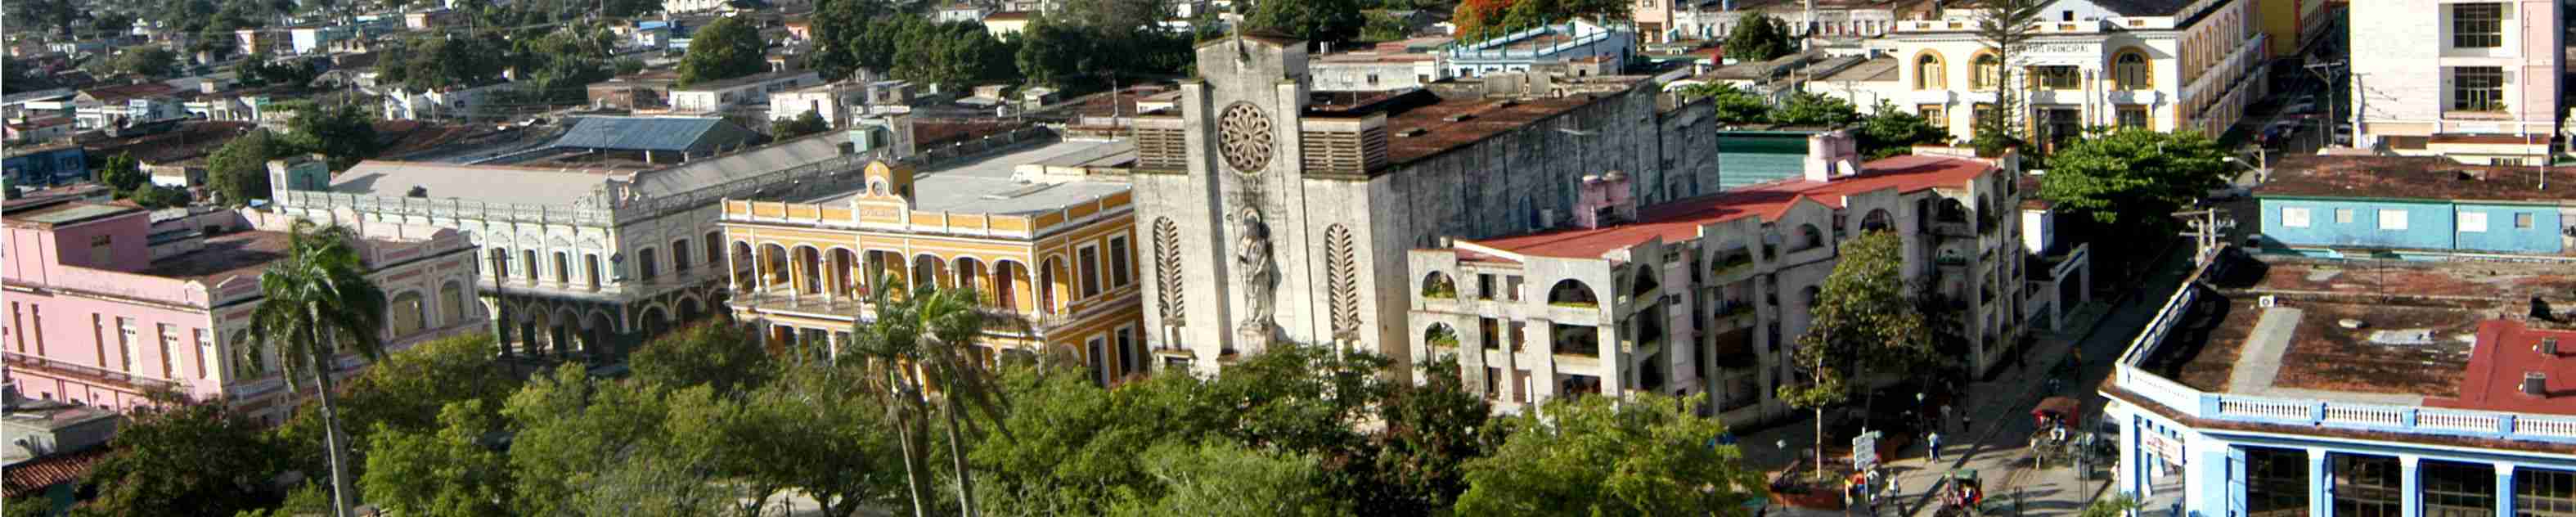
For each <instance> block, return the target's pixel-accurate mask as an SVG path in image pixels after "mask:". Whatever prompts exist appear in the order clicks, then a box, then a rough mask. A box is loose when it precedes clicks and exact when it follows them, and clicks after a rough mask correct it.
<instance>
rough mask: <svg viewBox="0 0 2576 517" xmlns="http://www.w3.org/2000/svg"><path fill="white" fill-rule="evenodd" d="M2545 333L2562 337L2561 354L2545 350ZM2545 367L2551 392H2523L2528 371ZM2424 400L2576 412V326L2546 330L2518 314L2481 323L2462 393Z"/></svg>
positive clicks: (2467, 406)
mask: <svg viewBox="0 0 2576 517" xmlns="http://www.w3.org/2000/svg"><path fill="white" fill-rule="evenodd" d="M2542 338H2557V339H2558V346H2559V349H2558V354H2557V355H2543V354H2541V353H2540V340H2541V339H2542ZM2526 372H2540V373H2541V374H2542V375H2546V376H2548V378H2549V381H2548V384H2547V385H2546V386H2543V387H2544V388H2546V389H2545V390H2544V392H2545V393H2548V394H2549V395H2548V396H2541V397H2534V396H2531V395H2525V394H2523V393H2522V376H2523V374H2524V373H2526ZM2424 405H2426V406H2432V407H2446V408H2458V409H2474V410H2483V411H2510V412H2517V413H2550V414H2559V415H2576V330H2543V329H2533V328H2529V327H2527V326H2524V325H2523V323H2522V322H2519V321H2512V320H2488V321H2487V322H2485V323H2482V324H2479V325H2478V344H2477V349H2476V350H2474V351H2471V352H2470V353H2469V375H2468V378H2467V379H2464V380H2462V381H2461V382H2460V397H2459V398H2456V399H2444V398H2430V397H2428V398H2425V399H2424Z"/></svg>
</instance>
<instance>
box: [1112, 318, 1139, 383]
mask: <svg viewBox="0 0 2576 517" xmlns="http://www.w3.org/2000/svg"><path fill="white" fill-rule="evenodd" d="M1117 336H1118V375H1120V376H1128V375H1135V374H1137V373H1139V372H1138V371H1137V370H1136V355H1137V352H1136V327H1118V331H1117Z"/></svg>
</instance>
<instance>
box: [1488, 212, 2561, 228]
mask: <svg viewBox="0 0 2576 517" xmlns="http://www.w3.org/2000/svg"><path fill="white" fill-rule="evenodd" d="M1538 227H1539V228H1555V227H1556V209H1553V208H1551V209H1543V210H1539V211H1538ZM2570 230H2571V231H2576V228H2571V229H2570Z"/></svg>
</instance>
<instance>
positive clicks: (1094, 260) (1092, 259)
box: [1073, 245, 1100, 298]
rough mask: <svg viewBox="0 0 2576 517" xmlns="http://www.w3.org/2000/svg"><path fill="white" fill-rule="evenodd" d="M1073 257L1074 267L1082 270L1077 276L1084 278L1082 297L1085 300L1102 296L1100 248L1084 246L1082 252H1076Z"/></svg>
mask: <svg viewBox="0 0 2576 517" xmlns="http://www.w3.org/2000/svg"><path fill="white" fill-rule="evenodd" d="M1073 256H1074V257H1075V258H1074V266H1075V267H1076V268H1078V269H1081V271H1079V272H1077V273H1075V274H1077V275H1081V277H1082V296H1083V297H1084V298H1089V297H1092V296H1098V295H1099V294H1100V248H1096V247H1092V246H1090V245H1084V246H1083V247H1082V249H1081V250H1080V251H1076V252H1074V254H1073Z"/></svg>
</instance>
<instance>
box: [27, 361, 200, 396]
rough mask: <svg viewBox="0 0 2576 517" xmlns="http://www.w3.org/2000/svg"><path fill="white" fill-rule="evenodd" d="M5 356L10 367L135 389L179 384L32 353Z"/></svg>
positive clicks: (169, 386) (176, 385)
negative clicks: (47, 357) (82, 378)
mask: <svg viewBox="0 0 2576 517" xmlns="http://www.w3.org/2000/svg"><path fill="white" fill-rule="evenodd" d="M7 357H8V360H9V366H10V367H13V368H32V369H37V370H44V371H49V372H53V373H59V374H66V375H72V376H76V377H85V378H87V379H89V380H95V381H101V382H106V383H111V384H123V385H126V386H132V387H134V388H137V389H146V388H176V387H178V386H179V383H176V382H170V381H165V380H161V379H153V378H147V377H136V376H133V375H127V374H126V373H125V372H120V371H114V370H108V369H105V368H98V367H94V366H89V365H82V364H73V363H67V362H63V361H56V360H52V359H46V358H42V357H36V356H32V355H26V354H20V353H17V352H9V353H8V354H7Z"/></svg>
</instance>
